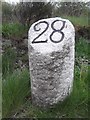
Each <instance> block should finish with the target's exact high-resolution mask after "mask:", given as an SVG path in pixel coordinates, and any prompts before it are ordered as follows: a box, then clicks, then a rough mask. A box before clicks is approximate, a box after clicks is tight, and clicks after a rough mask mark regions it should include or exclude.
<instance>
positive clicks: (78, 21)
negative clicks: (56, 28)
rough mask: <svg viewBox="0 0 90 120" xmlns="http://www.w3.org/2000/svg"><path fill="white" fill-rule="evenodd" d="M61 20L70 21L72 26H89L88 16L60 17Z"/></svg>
mask: <svg viewBox="0 0 90 120" xmlns="http://www.w3.org/2000/svg"><path fill="white" fill-rule="evenodd" d="M62 18H65V19H68V20H70V21H71V22H72V23H73V24H74V25H77V26H89V23H88V15H87V16H79V17H76V16H62Z"/></svg>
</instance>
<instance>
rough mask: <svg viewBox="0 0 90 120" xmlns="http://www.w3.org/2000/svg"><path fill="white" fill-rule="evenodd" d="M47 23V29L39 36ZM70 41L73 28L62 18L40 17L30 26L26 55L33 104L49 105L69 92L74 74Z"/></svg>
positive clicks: (72, 40) (72, 46)
mask: <svg viewBox="0 0 90 120" xmlns="http://www.w3.org/2000/svg"><path fill="white" fill-rule="evenodd" d="M43 21H46V22H47V23H48V25H47V24H46V23H45V22H43ZM63 21H65V24H64V22H63ZM47 26H48V28H47V30H46V31H45V32H44V33H43V34H42V35H41V36H39V35H40V34H41V33H42V32H43V31H44V30H45V29H46V27H47ZM37 36H39V37H38V38H37V39H35V38H36V37H37ZM50 36H51V37H50ZM34 39H35V41H34ZM46 40H47V41H46ZM33 41H34V42H36V41H46V42H37V43H33ZM74 44H75V30H74V27H73V25H72V24H71V22H70V21H68V20H66V19H62V18H59V17H56V18H49V19H42V20H40V21H38V22H36V23H34V24H33V25H32V26H31V28H30V30H29V39H28V48H29V52H28V54H29V65H30V77H31V92H32V102H33V103H34V104H36V105H39V106H48V105H53V104H54V103H57V102H58V101H63V100H64V99H65V98H66V97H67V96H68V95H69V94H70V92H71V91H72V86H73V74H74Z"/></svg>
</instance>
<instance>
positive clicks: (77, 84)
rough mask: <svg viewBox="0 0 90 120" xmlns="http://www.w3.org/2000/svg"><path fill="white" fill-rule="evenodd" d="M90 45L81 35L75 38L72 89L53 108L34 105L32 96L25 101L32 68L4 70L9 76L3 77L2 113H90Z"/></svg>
mask: <svg viewBox="0 0 90 120" xmlns="http://www.w3.org/2000/svg"><path fill="white" fill-rule="evenodd" d="M89 48H90V45H89V44H88V43H87V40H86V39H84V38H80V39H79V40H78V41H77V42H76V48H75V49H76V52H75V55H76V61H75V73H74V84H73V91H72V93H71V95H70V96H69V97H67V99H66V100H65V101H64V102H59V103H58V104H56V105H54V106H53V107H52V108H48V109H44V108H39V107H36V106H34V105H32V103H31V96H30V97H29V98H30V99H27V101H25V97H26V96H27V95H28V94H29V95H30V92H29V91H30V86H29V84H28V81H29V71H28V70H27V69H24V70H23V71H20V70H16V71H13V72H12V73H10V74H4V75H6V77H4V78H3V83H2V85H3V117H11V116H13V115H15V114H16V113H18V115H16V116H15V117H19V118H23V117H26V118H27V117H30V118H31V117H33V118H35V119H37V118H86V117H88V80H89V76H88V70H90V66H88V63H87V60H88V56H89V50H88V49H89ZM7 54H8V52H7ZM8 57H10V56H8ZM4 60H5V59H4ZM11 62H12V61H11ZM7 63H8V62H7ZM10 69H11V68H10Z"/></svg>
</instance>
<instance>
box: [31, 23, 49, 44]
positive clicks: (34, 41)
mask: <svg viewBox="0 0 90 120" xmlns="http://www.w3.org/2000/svg"><path fill="white" fill-rule="evenodd" d="M41 23H45V24H46V25H47V26H46V28H45V30H44V31H43V32H41V33H40V34H39V35H38V36H37V37H36V38H35V39H34V40H33V41H32V43H45V42H47V41H48V40H45V41H36V39H38V38H39V37H40V36H41V35H42V34H43V33H44V32H45V31H46V30H47V29H48V27H49V24H48V23H47V22H46V21H41V22H39V23H37V24H36V25H35V26H34V30H35V31H40V30H41V28H39V29H38V30H37V29H36V26H37V25H38V24H41Z"/></svg>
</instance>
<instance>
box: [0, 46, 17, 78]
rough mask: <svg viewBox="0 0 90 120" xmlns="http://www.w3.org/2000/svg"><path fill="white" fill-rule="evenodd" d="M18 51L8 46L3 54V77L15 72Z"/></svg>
mask: <svg viewBox="0 0 90 120" xmlns="http://www.w3.org/2000/svg"><path fill="white" fill-rule="evenodd" d="M16 57H17V55H16V52H15V50H14V49H13V48H11V47H8V48H6V50H5V52H4V53H3V55H2V77H3V78H5V77H6V76H7V74H10V73H12V72H13V70H14V67H15V62H16Z"/></svg>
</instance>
